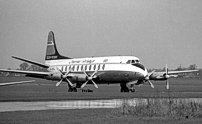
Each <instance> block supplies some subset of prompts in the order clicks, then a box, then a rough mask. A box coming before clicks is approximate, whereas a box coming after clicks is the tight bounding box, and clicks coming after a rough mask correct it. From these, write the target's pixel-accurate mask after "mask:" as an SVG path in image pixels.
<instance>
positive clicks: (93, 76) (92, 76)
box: [81, 70, 98, 88]
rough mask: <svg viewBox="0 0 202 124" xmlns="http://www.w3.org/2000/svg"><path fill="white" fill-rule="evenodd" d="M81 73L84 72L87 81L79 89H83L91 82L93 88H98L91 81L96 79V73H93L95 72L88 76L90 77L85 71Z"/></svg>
mask: <svg viewBox="0 0 202 124" xmlns="http://www.w3.org/2000/svg"><path fill="white" fill-rule="evenodd" d="M83 72H84V74H85V75H86V77H87V81H86V82H85V83H84V84H83V85H82V86H81V88H83V87H85V86H86V84H87V83H88V81H91V82H92V83H93V84H94V86H95V88H98V86H97V84H96V83H95V82H94V81H93V79H94V78H96V77H97V76H96V74H97V72H98V71H95V72H94V73H93V74H92V75H90V76H89V75H88V74H87V73H86V71H85V70H84V71H83Z"/></svg>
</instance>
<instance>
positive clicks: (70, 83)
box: [65, 78, 73, 87]
mask: <svg viewBox="0 0 202 124" xmlns="http://www.w3.org/2000/svg"><path fill="white" fill-rule="evenodd" d="M65 79H66V81H67V82H68V83H69V85H70V86H72V87H73V84H72V82H71V81H70V80H69V79H67V78H65Z"/></svg>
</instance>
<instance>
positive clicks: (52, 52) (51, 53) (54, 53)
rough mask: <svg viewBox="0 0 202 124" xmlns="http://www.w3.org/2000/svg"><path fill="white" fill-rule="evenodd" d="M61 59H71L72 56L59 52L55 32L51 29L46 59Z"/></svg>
mask: <svg viewBox="0 0 202 124" xmlns="http://www.w3.org/2000/svg"><path fill="white" fill-rule="evenodd" d="M59 59H71V58H69V57H65V56H62V55H60V54H59V52H58V50H57V47H56V43H55V37H54V33H53V32H52V31H50V32H49V34H48V42H47V48H46V57H45V60H59Z"/></svg>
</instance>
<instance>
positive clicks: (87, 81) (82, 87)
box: [81, 80, 88, 88]
mask: <svg viewBox="0 0 202 124" xmlns="http://www.w3.org/2000/svg"><path fill="white" fill-rule="evenodd" d="M87 83H88V80H87V81H86V82H85V83H84V84H83V85H82V86H81V88H84V87H85V86H86V84H87Z"/></svg>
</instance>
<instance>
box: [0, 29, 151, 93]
mask: <svg viewBox="0 0 202 124" xmlns="http://www.w3.org/2000/svg"><path fill="white" fill-rule="evenodd" d="M12 58H14V59H18V60H21V61H24V62H28V63H31V64H35V65H38V66H40V67H43V68H46V69H47V70H48V72H37V71H23V70H7V69H0V71H1V72H12V73H20V74H25V76H28V77H35V78H43V79H47V80H52V81H58V82H57V83H56V86H59V85H60V83H62V82H63V81H65V82H67V83H68V87H69V89H68V91H69V92H77V88H84V87H85V86H86V84H87V83H92V84H93V85H94V86H95V87H96V88H98V85H97V84H113V83H120V86H121V90H120V91H121V92H129V91H130V90H132V91H133V88H131V87H132V85H131V82H134V81H136V80H139V83H140V82H142V83H143V82H148V83H149V84H150V85H151V87H154V86H153V84H152V83H151V82H150V81H149V80H145V77H147V76H148V72H147V69H146V68H145V66H144V65H143V64H141V63H140V59H139V58H137V57H134V56H106V57H87V58H70V57H66V56H62V55H60V53H59V52H58V50H57V47H56V42H55V37H54V33H53V32H52V31H50V32H49V34H48V40H47V48H46V56H45V64H43V63H39V62H36V61H32V60H28V59H24V58H21V57H16V56H12ZM95 82H96V83H95ZM128 84H130V86H131V87H130V86H128ZM132 84H134V83H132Z"/></svg>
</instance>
